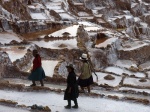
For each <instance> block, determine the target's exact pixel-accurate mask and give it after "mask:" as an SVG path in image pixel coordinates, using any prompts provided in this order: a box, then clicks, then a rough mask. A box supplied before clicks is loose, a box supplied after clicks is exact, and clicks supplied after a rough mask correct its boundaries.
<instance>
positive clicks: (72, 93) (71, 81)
mask: <svg viewBox="0 0 150 112" xmlns="http://www.w3.org/2000/svg"><path fill="white" fill-rule="evenodd" d="M66 68H67V71H68V73H69V74H68V77H67V88H66V90H65V94H64V100H67V101H68V105H67V106H65V108H66V109H70V108H71V100H73V101H74V104H75V105H74V106H72V108H78V103H77V98H78V96H79V90H78V85H77V80H76V74H75V72H74V68H73V65H72V64H70V65H69V66H66Z"/></svg>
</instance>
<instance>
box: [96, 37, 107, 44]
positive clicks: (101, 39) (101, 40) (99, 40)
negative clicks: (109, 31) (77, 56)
mask: <svg viewBox="0 0 150 112" xmlns="http://www.w3.org/2000/svg"><path fill="white" fill-rule="evenodd" d="M107 39H108V38H106V37H103V38H99V39H97V40H96V45H98V44H100V43H103V42H104V41H106V40H107Z"/></svg>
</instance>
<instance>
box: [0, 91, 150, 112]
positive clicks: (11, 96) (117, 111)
mask: <svg viewBox="0 0 150 112" xmlns="http://www.w3.org/2000/svg"><path fill="white" fill-rule="evenodd" d="M0 99H5V100H12V101H16V102H18V103H19V104H24V105H27V106H31V105H33V104H37V105H43V106H49V107H50V108H51V109H52V112H56V111H59V112H70V111H71V112H128V111H130V112H149V111H150V107H149V106H145V105H141V104H135V103H129V102H122V101H115V100H110V99H104V98H92V97H84V96H80V97H79V98H78V104H79V109H71V110H67V109H65V108H64V106H65V105H67V101H65V100H63V94H56V93H53V92H46V93H45V92H15V91H5V90H0ZM95 104H96V105H95Z"/></svg>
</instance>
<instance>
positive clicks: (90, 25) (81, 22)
mask: <svg viewBox="0 0 150 112" xmlns="http://www.w3.org/2000/svg"><path fill="white" fill-rule="evenodd" d="M78 24H79V25H84V26H89V27H94V26H98V25H97V24H94V23H91V22H87V21H79V22H78Z"/></svg>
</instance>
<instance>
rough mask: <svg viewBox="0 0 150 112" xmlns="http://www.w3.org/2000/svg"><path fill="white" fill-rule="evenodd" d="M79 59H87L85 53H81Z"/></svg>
mask: <svg viewBox="0 0 150 112" xmlns="http://www.w3.org/2000/svg"><path fill="white" fill-rule="evenodd" d="M80 60H88V57H87V54H85V53H83V54H82V56H81V57H80Z"/></svg>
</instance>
